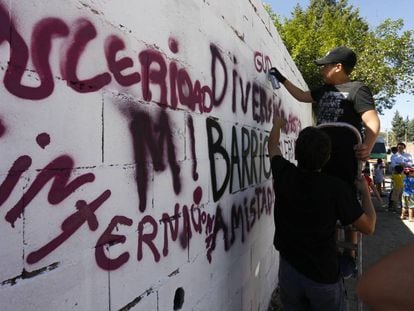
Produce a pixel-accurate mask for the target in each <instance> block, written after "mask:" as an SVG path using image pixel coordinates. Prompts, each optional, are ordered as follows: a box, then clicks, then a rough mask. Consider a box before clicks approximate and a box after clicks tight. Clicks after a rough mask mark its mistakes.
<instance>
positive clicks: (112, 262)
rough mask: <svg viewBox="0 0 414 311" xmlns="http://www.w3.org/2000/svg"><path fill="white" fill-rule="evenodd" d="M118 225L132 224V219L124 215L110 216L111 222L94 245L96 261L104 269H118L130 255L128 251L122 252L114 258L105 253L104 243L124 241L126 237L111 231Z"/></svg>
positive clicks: (110, 243)
mask: <svg viewBox="0 0 414 311" xmlns="http://www.w3.org/2000/svg"><path fill="white" fill-rule="evenodd" d="M118 225H124V226H132V219H130V218H128V217H125V216H115V217H114V218H112V220H111V223H110V224H109V225H108V227H107V228H106V230H105V231H104V233H103V234H102V235H101V237H100V238H99V240H98V243H97V244H96V247H95V259H96V263H97V264H98V266H99V267H100V268H102V269H104V270H106V271H112V270H116V269H118V268H119V267H121V266H122V265H123V264H125V263H126V262H127V261H128V259H129V256H130V255H129V253H128V252H124V253H122V254H121V255H119V256H118V257H117V258H116V259H111V258H109V257H108V256H107V255H106V253H105V247H106V245H115V244H118V243H125V241H126V237H125V236H124V235H119V234H113V233H112V232H113V231H114V229H115V228H116V227H117V226H118Z"/></svg>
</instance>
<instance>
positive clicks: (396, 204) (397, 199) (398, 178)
mask: <svg viewBox="0 0 414 311" xmlns="http://www.w3.org/2000/svg"><path fill="white" fill-rule="evenodd" d="M403 170H404V169H403V167H402V166H400V165H396V166H395V167H394V172H393V173H392V175H391V183H392V195H391V205H390V206H389V207H388V210H389V211H392V212H396V211H397V210H398V209H400V208H401V204H402V201H401V200H402V193H403V188H404V174H403Z"/></svg>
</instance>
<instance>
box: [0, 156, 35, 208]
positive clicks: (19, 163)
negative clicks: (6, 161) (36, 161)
mask: <svg viewBox="0 0 414 311" xmlns="http://www.w3.org/2000/svg"><path fill="white" fill-rule="evenodd" d="M31 165H32V158H31V157H29V156H27V155H24V156H21V157H19V158H18V159H17V160H16V161H14V163H13V165H12V167H11V168H10V170H9V172H8V174H7V176H6V179H5V180H4V181H3V183H2V184H1V185H0V206H2V205H3V203H4V202H6V200H7V199H8V198H9V196H10V194H11V193H12V191H13V189H14V188H15V187H16V185H17V182H18V181H19V179H20V177H21V176H22V175H23V173H24V172H25V171H26V170H27V169H28V168H29V167H30V166H31Z"/></svg>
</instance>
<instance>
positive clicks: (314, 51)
mask: <svg viewBox="0 0 414 311" xmlns="http://www.w3.org/2000/svg"><path fill="white" fill-rule="evenodd" d="M267 10H268V11H269V13H270V14H271V18H272V19H273V21H274V24H275V26H276V28H277V29H278V31H279V34H280V36H281V37H282V40H283V42H284V43H285V45H286V47H287V49H288V51H289V53H290V55H291V56H292V58H293V60H294V62H295V63H296V65H297V66H298V68H299V70H300V71H301V73H302V75H303V77H304V79H305V81H306V82H307V84H308V85H309V87H314V86H316V85H319V84H321V83H322V78H321V76H320V75H319V72H318V70H317V67H316V65H315V64H314V62H313V61H314V60H315V59H317V58H320V57H322V56H323V55H325V54H326V52H327V51H329V50H330V49H332V48H333V47H335V46H340V45H346V46H348V47H350V48H352V49H353V50H354V51H355V52H356V53H357V55H358V64H357V66H356V67H355V70H354V71H353V72H352V76H351V78H352V79H358V80H361V81H364V82H365V83H366V84H367V85H368V86H369V87H370V89H371V90H372V92H373V94H374V97H375V99H376V104H377V109H378V111H379V112H382V111H383V110H384V109H389V108H392V106H393V105H394V104H395V96H396V95H398V94H401V93H406V92H411V93H414V91H413V90H414V31H412V30H410V31H402V28H403V26H404V23H403V20H401V19H399V20H395V21H393V20H391V19H387V20H385V21H384V22H383V23H381V25H379V26H378V27H377V28H376V29H374V30H370V28H369V25H368V23H367V22H366V21H365V20H364V19H363V18H361V17H360V16H359V10H358V9H357V8H354V7H353V6H352V5H348V1H347V0H339V1H334V0H311V2H310V4H309V6H308V7H307V8H305V9H304V8H302V7H301V6H300V5H297V6H296V7H295V8H294V10H293V12H292V14H291V17H290V18H284V19H283V20H282V19H281V18H280V17H279V16H278V15H277V14H275V13H274V12H272V11H271V9H270V7H267Z"/></svg>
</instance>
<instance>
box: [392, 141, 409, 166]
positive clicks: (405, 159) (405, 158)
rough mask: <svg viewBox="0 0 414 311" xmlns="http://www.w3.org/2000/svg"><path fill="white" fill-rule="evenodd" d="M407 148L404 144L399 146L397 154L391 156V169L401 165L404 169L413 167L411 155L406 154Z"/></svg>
mask: <svg viewBox="0 0 414 311" xmlns="http://www.w3.org/2000/svg"><path fill="white" fill-rule="evenodd" d="M405 148H406V146H405V144H404V143H398V144H397V152H396V153H395V154H393V155H392V156H391V167H393V168H395V166H397V165H399V166H402V168H405V167H411V166H412V165H413V158H412V156H411V154H409V153H407V152H405V151H404V150H405Z"/></svg>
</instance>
